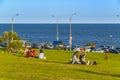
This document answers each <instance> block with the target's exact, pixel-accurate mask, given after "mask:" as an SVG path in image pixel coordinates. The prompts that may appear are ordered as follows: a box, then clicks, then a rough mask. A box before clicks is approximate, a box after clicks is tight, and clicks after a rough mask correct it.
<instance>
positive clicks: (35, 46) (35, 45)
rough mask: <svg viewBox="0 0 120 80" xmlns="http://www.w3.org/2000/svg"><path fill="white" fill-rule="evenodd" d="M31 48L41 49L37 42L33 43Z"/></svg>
mask: <svg viewBox="0 0 120 80" xmlns="http://www.w3.org/2000/svg"><path fill="white" fill-rule="evenodd" d="M31 48H33V49H39V46H38V45H37V44H35V43H33V44H32V45H31Z"/></svg>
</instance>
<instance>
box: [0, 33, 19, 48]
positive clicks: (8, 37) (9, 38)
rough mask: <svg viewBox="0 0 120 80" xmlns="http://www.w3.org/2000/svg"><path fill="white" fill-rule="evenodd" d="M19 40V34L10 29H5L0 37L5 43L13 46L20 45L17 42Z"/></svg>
mask: <svg viewBox="0 0 120 80" xmlns="http://www.w3.org/2000/svg"><path fill="white" fill-rule="evenodd" d="M19 40H21V39H20V36H19V35H18V34H17V33H16V32H11V31H10V32H8V31H5V32H4V33H3V35H2V37H1V38H0V41H2V42H5V43H7V46H8V47H14V46H15V47H17V45H21V44H19V42H18V41H19ZM14 44H16V45H14Z"/></svg>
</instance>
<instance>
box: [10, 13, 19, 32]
mask: <svg viewBox="0 0 120 80" xmlns="http://www.w3.org/2000/svg"><path fill="white" fill-rule="evenodd" d="M18 15H19V14H15V15H14V16H13V17H12V19H11V20H12V33H13V32H14V18H15V17H16V16H18Z"/></svg>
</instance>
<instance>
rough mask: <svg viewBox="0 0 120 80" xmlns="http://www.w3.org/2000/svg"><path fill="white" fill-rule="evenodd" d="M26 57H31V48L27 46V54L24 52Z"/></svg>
mask: <svg viewBox="0 0 120 80" xmlns="http://www.w3.org/2000/svg"><path fill="white" fill-rule="evenodd" d="M26 57H28V58H29V57H31V48H28V51H27V54H26Z"/></svg>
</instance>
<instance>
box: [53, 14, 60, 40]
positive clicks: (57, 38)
mask: <svg viewBox="0 0 120 80" xmlns="http://www.w3.org/2000/svg"><path fill="white" fill-rule="evenodd" d="M52 17H53V18H55V19H56V40H57V41H58V40H59V37H58V19H57V18H56V17H55V16H52Z"/></svg>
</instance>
